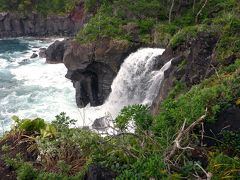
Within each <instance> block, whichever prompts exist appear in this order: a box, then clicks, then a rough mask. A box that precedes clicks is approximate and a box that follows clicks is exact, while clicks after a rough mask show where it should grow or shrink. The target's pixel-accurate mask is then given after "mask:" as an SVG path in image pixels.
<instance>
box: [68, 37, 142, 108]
mask: <svg viewBox="0 0 240 180" xmlns="http://www.w3.org/2000/svg"><path fill="white" fill-rule="evenodd" d="M139 47H140V44H138V43H130V42H127V41H116V40H111V39H108V38H106V39H102V40H99V41H96V42H93V43H88V44H79V43H77V42H75V41H71V42H70V44H69V45H68V47H67V49H66V50H65V53H64V57H63V63H64V64H65V66H66V67H67V69H68V73H67V75H66V77H67V78H69V79H71V80H72V81H73V84H74V87H75V88H76V102H77V105H78V107H85V106H86V105H87V104H88V103H90V105H91V106H98V105H101V104H103V102H104V101H105V99H106V98H107V97H108V95H109V94H110V92H111V84H112V81H113V79H114V77H115V76H116V75H117V73H118V70H119V69H120V66H121V64H122V62H123V61H124V59H125V58H126V57H127V56H128V55H129V54H130V53H131V52H134V51H136V50H137V48H139Z"/></svg>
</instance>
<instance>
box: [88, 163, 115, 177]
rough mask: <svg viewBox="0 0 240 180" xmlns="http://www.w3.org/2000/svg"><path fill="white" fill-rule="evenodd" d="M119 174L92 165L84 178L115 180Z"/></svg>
mask: <svg viewBox="0 0 240 180" xmlns="http://www.w3.org/2000/svg"><path fill="white" fill-rule="evenodd" d="M116 177H117V173H115V172H113V171H111V170H109V169H107V168H103V167H100V166H98V165H91V166H90V167H89V168H88V170H87V173H86V174H85V176H84V180H113V179H116Z"/></svg>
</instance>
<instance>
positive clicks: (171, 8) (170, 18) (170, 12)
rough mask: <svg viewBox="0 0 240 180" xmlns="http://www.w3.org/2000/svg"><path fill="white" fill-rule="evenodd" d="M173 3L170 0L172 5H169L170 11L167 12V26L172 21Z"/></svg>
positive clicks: (173, 0) (173, 1)
mask: <svg viewBox="0 0 240 180" xmlns="http://www.w3.org/2000/svg"><path fill="white" fill-rule="evenodd" d="M174 3H175V0H172V5H171V7H170V10H169V19H168V22H169V24H170V23H171V21H172V11H173V7H174Z"/></svg>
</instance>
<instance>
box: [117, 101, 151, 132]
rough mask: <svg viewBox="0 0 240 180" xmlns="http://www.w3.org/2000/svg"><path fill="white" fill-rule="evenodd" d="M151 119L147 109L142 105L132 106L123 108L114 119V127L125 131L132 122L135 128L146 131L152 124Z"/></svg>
mask: <svg viewBox="0 0 240 180" xmlns="http://www.w3.org/2000/svg"><path fill="white" fill-rule="evenodd" d="M152 120H153V117H152V115H151V114H150V112H149V110H148V107H147V106H144V105H141V104H140V105H139V104H138V105H132V106H127V107H124V108H123V109H122V110H121V112H120V114H119V115H118V117H117V118H116V125H117V127H119V128H120V129H122V130H123V129H126V128H127V125H128V124H129V122H130V121H133V122H134V123H135V124H136V126H137V128H139V129H142V130H147V129H149V127H150V126H151V124H152Z"/></svg>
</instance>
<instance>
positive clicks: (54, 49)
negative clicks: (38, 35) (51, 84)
mask: <svg viewBox="0 0 240 180" xmlns="http://www.w3.org/2000/svg"><path fill="white" fill-rule="evenodd" d="M68 44H69V40H63V41H58V40H57V41H55V42H54V43H53V44H51V45H50V46H49V47H48V48H47V50H46V51H45V55H46V61H47V63H62V62H63V56H64V52H65V50H66V48H67V46H68Z"/></svg>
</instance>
